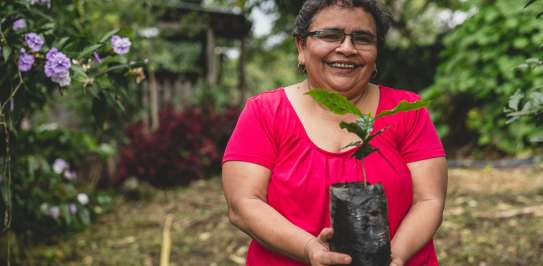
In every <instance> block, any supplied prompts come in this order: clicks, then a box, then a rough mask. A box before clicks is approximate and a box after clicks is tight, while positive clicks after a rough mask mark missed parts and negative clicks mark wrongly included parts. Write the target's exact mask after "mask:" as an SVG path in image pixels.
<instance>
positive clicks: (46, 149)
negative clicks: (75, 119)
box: [2, 124, 114, 244]
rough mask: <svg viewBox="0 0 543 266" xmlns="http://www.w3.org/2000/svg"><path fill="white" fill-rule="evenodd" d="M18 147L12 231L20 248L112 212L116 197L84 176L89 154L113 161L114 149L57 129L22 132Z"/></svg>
mask: <svg viewBox="0 0 543 266" xmlns="http://www.w3.org/2000/svg"><path fill="white" fill-rule="evenodd" d="M15 144H16V145H15V147H16V148H15V151H14V152H15V153H16V154H17V156H16V157H15V160H14V173H13V175H14V176H15V177H16V178H13V180H12V188H13V190H12V199H13V200H12V204H13V205H12V207H13V218H12V219H13V220H12V224H11V225H12V226H11V230H12V231H13V232H14V233H15V234H16V235H17V239H18V242H20V244H22V243H30V242H32V243H37V242H49V241H52V240H55V239H58V238H61V237H63V236H65V235H67V234H69V233H71V232H75V231H78V230H81V229H83V228H85V227H86V226H87V225H89V224H90V222H91V220H92V219H93V218H94V217H95V216H96V215H97V214H100V213H102V212H103V211H105V210H107V209H108V208H109V205H110V202H111V198H110V197H109V196H108V195H107V194H105V193H102V192H97V191H95V190H94V188H93V187H90V186H87V185H86V182H85V180H82V177H81V176H80V173H81V172H80V171H79V170H80V168H81V167H82V166H83V164H84V163H85V158H87V156H89V155H95V156H99V157H101V158H106V157H108V156H111V155H112V154H113V152H114V150H113V149H112V148H111V147H110V146H109V145H107V144H100V145H99V144H98V143H97V142H96V140H95V139H94V138H93V137H91V136H89V135H87V134H83V133H76V132H73V131H70V130H66V129H58V128H56V127H55V126H54V124H50V125H45V126H42V127H39V128H38V129H35V130H21V131H20V132H19V136H18V138H17V141H16V143H15ZM2 218H4V217H2Z"/></svg>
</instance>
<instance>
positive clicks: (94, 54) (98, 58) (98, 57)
mask: <svg viewBox="0 0 543 266" xmlns="http://www.w3.org/2000/svg"><path fill="white" fill-rule="evenodd" d="M92 56H94V60H96V62H98V63H100V62H102V58H101V57H100V55H99V54H98V53H97V52H96V51H94V53H92Z"/></svg>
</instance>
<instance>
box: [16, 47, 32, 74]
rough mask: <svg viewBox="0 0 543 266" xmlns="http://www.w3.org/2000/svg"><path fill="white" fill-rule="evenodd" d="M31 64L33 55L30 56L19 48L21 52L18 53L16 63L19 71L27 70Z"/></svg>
mask: <svg viewBox="0 0 543 266" xmlns="http://www.w3.org/2000/svg"><path fill="white" fill-rule="evenodd" d="M33 64H34V56H32V54H28V53H26V51H25V49H21V53H20V54H19V62H18V64H17V66H18V67H19V71H21V72H27V71H29V70H30V69H31V68H32V65H33Z"/></svg>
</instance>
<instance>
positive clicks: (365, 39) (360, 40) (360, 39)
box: [353, 35, 374, 43]
mask: <svg viewBox="0 0 543 266" xmlns="http://www.w3.org/2000/svg"><path fill="white" fill-rule="evenodd" d="M353 39H354V41H355V42H357V43H372V42H373V39H374V38H373V37H372V36H367V35H360V36H356V35H355V36H354V37H353Z"/></svg>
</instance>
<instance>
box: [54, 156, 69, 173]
mask: <svg viewBox="0 0 543 266" xmlns="http://www.w3.org/2000/svg"><path fill="white" fill-rule="evenodd" d="M68 168H69V166H68V163H67V162H66V161H64V160H62V159H56V160H55V162H54V163H53V171H54V172H55V173H56V174H60V173H62V172H64V171H65V170H68Z"/></svg>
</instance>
